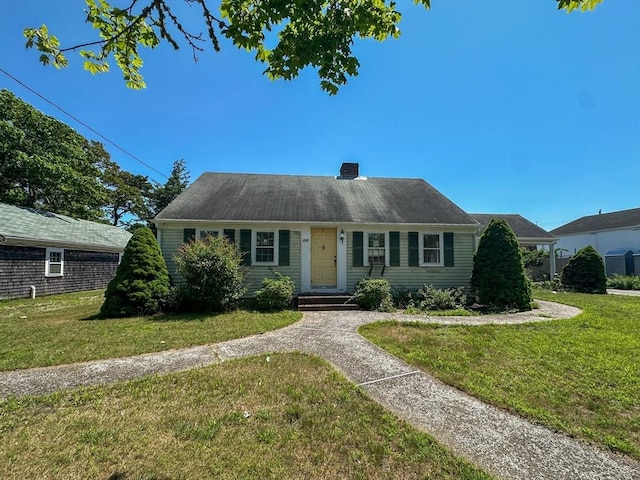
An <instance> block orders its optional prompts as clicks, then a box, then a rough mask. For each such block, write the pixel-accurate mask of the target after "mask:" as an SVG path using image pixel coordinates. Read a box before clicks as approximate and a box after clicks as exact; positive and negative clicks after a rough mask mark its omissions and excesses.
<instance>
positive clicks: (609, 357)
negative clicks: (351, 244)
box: [360, 291, 640, 458]
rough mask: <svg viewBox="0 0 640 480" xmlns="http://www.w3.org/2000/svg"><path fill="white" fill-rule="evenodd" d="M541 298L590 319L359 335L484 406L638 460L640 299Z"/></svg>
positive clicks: (371, 329)
mask: <svg viewBox="0 0 640 480" xmlns="http://www.w3.org/2000/svg"><path fill="white" fill-rule="evenodd" d="M535 297H536V298H540V299H543V300H550V301H556V302H561V303H566V304H570V305H575V306H577V307H580V308H582V309H583V310H584V313H582V314H581V315H579V316H578V317H576V318H575V319H571V320H559V321H550V322H542V323H534V324H526V325H514V326H481V327H462V326H461V327H440V326H438V325H424V324H405V323H395V322H385V323H378V324H372V325H367V326H364V327H361V328H360V333H362V334H363V335H364V336H365V337H367V338H369V339H370V340H371V341H373V342H374V343H376V344H378V345H380V346H381V347H382V348H384V349H385V350H388V351H389V352H391V353H393V354H394V355H396V356H398V357H400V358H402V359H404V360H405V361H407V362H408V363H410V364H412V365H414V366H416V367H418V368H420V369H423V370H425V371H427V372H429V373H431V374H433V375H435V376H436V377H438V378H440V379H441V380H443V381H444V382H446V383H449V384H451V385H454V386H456V387H458V388H460V389H462V390H464V391H466V392H468V393H469V394H471V395H473V396H475V397H478V398H480V399H482V400H483V401H485V402H488V403H492V404H495V405H497V406H499V407H502V408H505V409H507V410H510V411H512V412H516V413H518V414H520V415H522V416H524V417H526V418H528V419H531V420H533V421H535V422H539V423H541V424H543V425H546V426H548V427H551V428H553V429H556V430H559V431H564V432H567V433H569V434H570V435H575V436H578V437H582V438H584V439H587V440H589V441H593V442H596V443H599V444H601V445H603V446H605V447H608V448H610V449H612V450H616V451H621V452H625V453H627V454H630V455H631V456H633V457H635V458H640V368H638V366H639V365H640V298H637V297H622V296H614V295H586V294H570V293H565V294H552V293H551V292H548V291H536V292H535Z"/></svg>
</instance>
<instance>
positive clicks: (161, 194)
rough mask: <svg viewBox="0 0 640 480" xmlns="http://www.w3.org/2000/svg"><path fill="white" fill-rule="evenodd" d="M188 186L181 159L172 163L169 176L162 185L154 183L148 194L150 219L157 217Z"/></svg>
mask: <svg viewBox="0 0 640 480" xmlns="http://www.w3.org/2000/svg"><path fill="white" fill-rule="evenodd" d="M188 186H189V172H188V170H187V164H186V163H185V161H184V160H183V159H180V160H176V161H175V162H173V168H172V169H171V175H169V178H168V179H167V181H166V182H165V184H164V185H161V184H159V183H155V184H154V186H153V189H152V191H151V193H150V198H149V202H150V204H149V209H150V218H153V217H155V216H156V215H158V214H159V213H160V212H161V211H162V210H163V209H164V208H165V207H166V206H167V205H169V204H170V203H171V202H172V201H173V199H174V198H176V197H177V196H178V195H180V194H181V193H182V191H183V190H184V189H185V188H187V187H188Z"/></svg>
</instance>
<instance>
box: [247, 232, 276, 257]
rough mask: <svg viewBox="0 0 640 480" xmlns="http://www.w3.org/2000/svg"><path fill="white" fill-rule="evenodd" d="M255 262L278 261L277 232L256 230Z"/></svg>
mask: <svg viewBox="0 0 640 480" xmlns="http://www.w3.org/2000/svg"><path fill="white" fill-rule="evenodd" d="M253 245H254V252H255V253H254V262H255V263H269V264H273V263H275V262H276V232H274V231H254V242H253Z"/></svg>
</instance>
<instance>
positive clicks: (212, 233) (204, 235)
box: [198, 229, 220, 240]
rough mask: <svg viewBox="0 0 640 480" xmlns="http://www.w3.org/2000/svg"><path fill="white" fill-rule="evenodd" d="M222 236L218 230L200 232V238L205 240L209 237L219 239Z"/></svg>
mask: <svg viewBox="0 0 640 480" xmlns="http://www.w3.org/2000/svg"><path fill="white" fill-rule="evenodd" d="M218 235H220V233H219V231H218V230H215V229H214V230H198V238H199V239H200V240H204V239H205V238H207V237H217V236H218Z"/></svg>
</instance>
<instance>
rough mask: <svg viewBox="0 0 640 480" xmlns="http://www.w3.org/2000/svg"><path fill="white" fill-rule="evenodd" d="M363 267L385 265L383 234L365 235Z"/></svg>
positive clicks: (385, 249) (385, 243)
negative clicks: (365, 246)
mask: <svg viewBox="0 0 640 480" xmlns="http://www.w3.org/2000/svg"><path fill="white" fill-rule="evenodd" d="M365 262H366V263H365V265H386V264H387V235H386V234H385V233H367V249H366V258H365Z"/></svg>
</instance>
